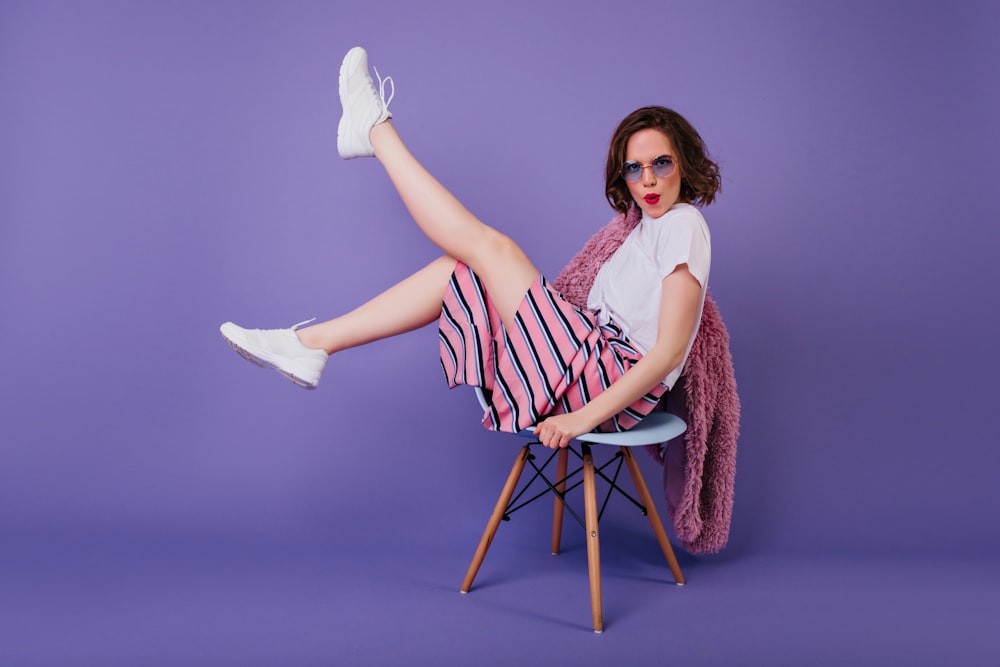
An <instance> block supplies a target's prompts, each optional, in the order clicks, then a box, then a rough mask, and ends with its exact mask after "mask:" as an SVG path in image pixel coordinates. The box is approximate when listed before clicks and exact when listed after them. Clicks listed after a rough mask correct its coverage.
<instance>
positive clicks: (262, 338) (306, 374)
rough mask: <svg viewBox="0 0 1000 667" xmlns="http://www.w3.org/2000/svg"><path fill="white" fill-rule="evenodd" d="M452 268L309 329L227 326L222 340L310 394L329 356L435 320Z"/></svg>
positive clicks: (449, 262) (428, 270)
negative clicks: (309, 391) (308, 390)
mask: <svg viewBox="0 0 1000 667" xmlns="http://www.w3.org/2000/svg"><path fill="white" fill-rule="evenodd" d="M455 263H456V262H455V260H454V259H453V258H451V257H447V256H445V257H441V258H439V259H437V260H435V261H434V262H431V263H430V264H428V265H427V266H425V267H424V268H423V269H421V270H420V271H417V272H416V273H414V274H413V275H411V276H410V277H409V278H406V279H404V280H402V281H401V282H399V283H396V284H395V285H393V286H392V287H390V288H389V289H387V290H386V291H384V292H382V293H381V294H379V295H378V296H376V297H375V298H374V299H371V300H370V301H368V302H367V303H365V304H363V305H361V306H359V307H358V308H355V309H354V310H352V311H351V312H349V313H347V314H346V315H342V316H340V317H336V318H334V319H332V320H328V321H326V322H322V323H320V324H316V325H313V326H311V327H305V328H302V329H300V328H299V325H296V326H294V327H292V328H290V329H244V328H243V327H241V326H238V325H236V324H233V323H232V322H226V323H225V324H223V325H222V327H221V331H222V335H223V337H224V338H225V339H226V340H227V341H228V342H229V344H230V345H231V346H232V347H233V348H234V349H235V350H236V351H237V352H239V354H240V356H242V357H244V358H245V359H248V360H249V361H252V362H254V363H255V364H257V365H258V366H264V367H266V368H273V369H275V370H277V371H278V372H279V373H281V374H282V375H284V376H285V377H286V378H288V379H289V380H291V381H292V382H294V383H295V384H297V385H299V386H300V387H305V388H306V389H315V388H316V387H317V386H318V385H319V380H320V376H321V375H322V374H323V369H324V367H325V366H326V362H327V360H328V359H329V358H330V355H331V354H333V353H334V352H337V351H340V350H343V349H346V348H349V347H355V346H357V345H364V344H365V343H370V342H372V341H375V340H380V339H382V338H388V337H389V336H395V335H397V334H401V333H405V332H407V331H412V330H414V329H418V328H420V327H422V326H425V325H427V324H430V323H431V322H433V321H434V320H435V319H437V317H438V315H440V313H441V302H442V299H443V298H444V291H445V289H447V287H448V281H449V280H450V279H451V274H452V272H453V271H454V270H455ZM304 324H305V323H304Z"/></svg>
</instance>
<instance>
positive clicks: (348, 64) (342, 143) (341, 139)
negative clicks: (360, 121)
mask: <svg viewBox="0 0 1000 667" xmlns="http://www.w3.org/2000/svg"><path fill="white" fill-rule="evenodd" d="M365 58H367V54H366V52H365V50H364V49H363V48H361V47H360V46H355V47H354V48H353V49H351V50H350V51H348V52H347V55H346V56H344V61H343V62H342V63H341V64H340V74H339V78H338V81H337V90H338V92H339V93H340V100H341V107H342V109H343V113H342V114H341V116H340V123H338V124H337V152H338V153H340V157H342V158H344V159H345V160H349V159H351V158H355V157H362V156H359V155H357V154H356V151H353V150H349V151H346V153H347V154H345V148H348V146H347V142H348V140H349V139H350V137H348V136H346V135H347V131H348V130H349V129H350V127H351V120H352V119H351V108H350V106H345V105H344V104H343V101H344V99H345V98H346V97H347V77H346V76H345V75H344V73H345V72H349V71H351V70H353V69H354V68H356V67H357V65H358V62H359V61H361V60H362V59H365ZM350 148H353V147H350Z"/></svg>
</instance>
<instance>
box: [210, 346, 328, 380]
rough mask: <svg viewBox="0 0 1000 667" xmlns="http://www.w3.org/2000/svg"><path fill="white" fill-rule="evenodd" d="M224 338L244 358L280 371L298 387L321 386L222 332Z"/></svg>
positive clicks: (279, 372) (280, 373)
mask: <svg viewBox="0 0 1000 667" xmlns="http://www.w3.org/2000/svg"><path fill="white" fill-rule="evenodd" d="M222 339H223V340H224V341H226V342H227V343H229V347H231V348H233V349H234V350H236V353H237V354H239V355H240V356H241V357H243V358H244V359H246V360H247V361H249V362H250V363H252V364H256V365H257V366H260V367H261V368H270V369H272V370H275V371H278V374H279V375H281V376H282V377H284V378H285V379H286V380H288V381H289V382H291V383H292V384H294V385H296V386H298V387H302V388H303V389H315V388H316V387H318V386H319V383H318V382H317V383H315V384H313V383H311V382H308V381H307V380H303V379H302V378H300V377H298V376H297V375H295V374H294V373H292V372H290V371H286V370H284V369H282V368H278V366H277V365H276V364H275V363H274V362H272V361H268V360H267V359H263V358H261V357H258V356H257V355H255V354H254V353H252V352H250V351H249V350H246V349H244V348H242V347H240V344H239V343H237V342H236V341H234V340H233V339H231V338H229V336H227V335H226V334H222Z"/></svg>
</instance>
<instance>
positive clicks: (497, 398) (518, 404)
mask: <svg viewBox="0 0 1000 667" xmlns="http://www.w3.org/2000/svg"><path fill="white" fill-rule="evenodd" d="M438 327H439V329H438V335H439V338H440V341H441V366H442V368H443V369H444V374H445V377H446V379H447V380H448V385H449V386H451V387H455V386H457V385H460V384H465V385H472V386H477V387H482V388H483V389H484V390H485V391H486V392H487V395H488V396H489V400H490V408H489V410H487V411H486V414H485V415H484V416H483V425H484V426H486V427H487V428H489V429H492V430H495V431H508V432H512V433H516V432H518V431H520V430H522V429H525V428H528V427H529V426H532V425H533V424H537V423H538V422H539V421H540V420H542V419H544V418H545V417H546V416H548V415H553V414H559V413H563V412H572V411H573V410H577V409H579V408H580V407H582V406H583V405H584V404H586V403H587V402H588V401H589V400H590V399H591V398H592V397H594V396H596V395H598V394H599V393H601V392H602V391H604V390H605V389H607V388H608V387H610V386H611V384H612V383H613V382H615V381H616V380H617V379H618V378H620V377H621V376H622V375H624V374H625V372H626V371H628V369H629V368H631V367H632V365H633V364H634V363H636V362H637V361H638V360H639V359H640V358H642V354H641V353H640V352H638V351H637V350H636V349H635V348H634V347H633V346H632V345H631V343H629V341H628V338H627V337H626V336H625V334H624V333H622V330H621V328H620V327H619V326H618V325H617V324H615V323H614V322H610V323H608V324H605V325H601V324H598V322H597V316H596V315H595V314H594V313H591V312H589V311H587V310H582V309H580V308H577V307H576V306H574V305H572V304H571V303H569V302H568V301H566V300H565V299H563V298H562V296H561V295H559V294H558V293H557V292H555V291H554V290H552V289H551V288H550V287H549V284H548V282H547V281H546V280H545V278H543V277H541V276H540V277H539V278H538V280H536V281H535V282H534V283H533V284H532V285H531V287H530V288H529V289H528V291H527V293H526V294H525V295H524V299H522V301H521V304H520V305H519V306H518V309H517V313H516V315H515V318H514V326H513V327H512V329H513V330H509V329H508V328H507V327H505V326H504V325H503V324H502V323H501V321H500V315H499V314H498V313H497V311H496V309H495V308H494V307H493V304H492V302H491V301H490V299H489V296H488V295H487V294H486V289H485V286H484V285H483V283H482V281H480V279H479V277H478V276H477V275H476V274H475V273H473V272H472V270H471V269H470V268H469V267H468V266H466V265H464V264H462V263H461V262H459V264H458V266H457V267H456V268H455V272H454V273H453V274H452V277H451V281H450V282H449V283H448V288H447V289H446V290H445V294H444V299H443V303H442V308H441V318H440V320H439V322H438ZM665 391H666V387H665V386H664V385H662V384H657V385H656V387H654V388H653V389H652V390H650V392H649V393H648V394H646V395H645V396H642V397H641V398H639V399H638V400H636V401H635V402H634V403H632V405H630V406H628V407H627V408H625V409H624V410H622V411H621V412H619V413H618V414H617V415H614V416H613V417H611V418H610V419H608V420H607V421H606V422H604V423H603V424H601V425H600V426H599V427H598V430H599V431H624V430H627V429H629V428H631V427H632V426H634V425H635V424H637V423H639V421H640V420H641V419H642V418H643V417H645V416H646V415H648V414H649V413H650V412H651V411H652V410H653V408H654V407H655V406H656V404H657V402H658V401H659V399H660V396H662V395H663V393H664V392H665Z"/></svg>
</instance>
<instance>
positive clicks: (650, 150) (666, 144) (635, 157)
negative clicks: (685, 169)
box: [625, 128, 681, 218]
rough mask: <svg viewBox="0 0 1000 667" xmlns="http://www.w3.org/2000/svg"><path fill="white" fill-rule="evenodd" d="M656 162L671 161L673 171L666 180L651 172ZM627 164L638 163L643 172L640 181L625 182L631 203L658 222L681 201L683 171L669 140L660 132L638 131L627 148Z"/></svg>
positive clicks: (630, 139)
mask: <svg viewBox="0 0 1000 667" xmlns="http://www.w3.org/2000/svg"><path fill="white" fill-rule="evenodd" d="M657 158H669V159H670V160H671V161H672V162H673V164H674V168H673V170H672V171H671V172H670V174H668V175H667V176H657V175H656V172H655V170H654V169H653V168H652V166H651V165H653V163H654V161H655V160H656V159H657ZM625 161H626V163H628V162H636V163H638V164H639V166H640V167H641V169H642V174H641V176H640V178H639V180H637V181H634V182H633V181H625V185H627V186H628V191H629V193H631V195H632V199H634V200H635V203H636V204H637V205H638V206H639V208H640V209H642V211H643V212H644V213H647V214H648V215H650V216H651V217H654V218H658V217H660V216H661V215H663V214H664V213H666V212H667V211H668V210H670V207H671V206H673V205H674V204H676V203H677V202H678V201H680V196H681V168H680V165H679V164H677V152H676V151H675V150H674V146H673V144H672V143H671V141H670V137H668V136H667V135H665V134H664V133H663V132H660V131H659V130H654V129H650V128H647V129H645V130H639V131H638V132H636V133H635V134H633V135H632V136H631V137H629V140H628V143H627V144H626V145H625Z"/></svg>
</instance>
